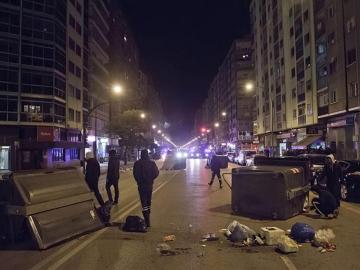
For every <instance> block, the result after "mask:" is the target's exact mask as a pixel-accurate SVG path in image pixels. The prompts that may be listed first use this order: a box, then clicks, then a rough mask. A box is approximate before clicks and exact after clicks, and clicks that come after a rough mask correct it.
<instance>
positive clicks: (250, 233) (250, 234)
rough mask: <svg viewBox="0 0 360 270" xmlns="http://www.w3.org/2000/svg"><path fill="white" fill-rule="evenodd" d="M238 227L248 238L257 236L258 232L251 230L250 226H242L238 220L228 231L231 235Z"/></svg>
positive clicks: (231, 224) (232, 223)
mask: <svg viewBox="0 0 360 270" xmlns="http://www.w3.org/2000/svg"><path fill="white" fill-rule="evenodd" d="M236 227H239V228H240V229H241V230H242V231H243V233H244V234H245V235H246V237H247V238H253V237H255V236H256V232H255V231H254V230H253V229H251V228H249V227H248V226H246V225H244V224H241V223H240V222H238V221H236V220H234V221H233V222H231V223H230V224H229V226H228V228H227V229H228V230H229V231H230V232H231V233H233V232H234V230H235V228H236Z"/></svg>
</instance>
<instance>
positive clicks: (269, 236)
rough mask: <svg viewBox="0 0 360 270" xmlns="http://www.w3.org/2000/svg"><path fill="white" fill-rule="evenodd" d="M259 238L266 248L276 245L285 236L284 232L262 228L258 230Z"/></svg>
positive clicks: (277, 229) (273, 228) (274, 228)
mask: <svg viewBox="0 0 360 270" xmlns="http://www.w3.org/2000/svg"><path fill="white" fill-rule="evenodd" d="M259 234H260V237H261V238H263V239H265V244H266V245H268V246H272V245H276V244H277V242H278V240H279V239H280V238H281V237H282V236H284V235H285V231H284V230H282V229H279V228H277V227H262V228H260V233H259Z"/></svg>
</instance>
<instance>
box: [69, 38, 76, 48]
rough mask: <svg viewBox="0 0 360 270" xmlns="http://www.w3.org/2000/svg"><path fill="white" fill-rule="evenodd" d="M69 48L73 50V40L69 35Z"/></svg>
mask: <svg viewBox="0 0 360 270" xmlns="http://www.w3.org/2000/svg"><path fill="white" fill-rule="evenodd" d="M69 48H70V49H71V50H73V51H75V41H74V40H73V39H72V38H71V37H69Z"/></svg>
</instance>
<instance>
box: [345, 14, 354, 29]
mask: <svg viewBox="0 0 360 270" xmlns="http://www.w3.org/2000/svg"><path fill="white" fill-rule="evenodd" d="M355 26H356V21H355V17H354V16H352V17H351V18H350V19H349V20H348V21H347V22H346V29H347V32H348V33H350V32H351V31H352V30H353V29H355Z"/></svg>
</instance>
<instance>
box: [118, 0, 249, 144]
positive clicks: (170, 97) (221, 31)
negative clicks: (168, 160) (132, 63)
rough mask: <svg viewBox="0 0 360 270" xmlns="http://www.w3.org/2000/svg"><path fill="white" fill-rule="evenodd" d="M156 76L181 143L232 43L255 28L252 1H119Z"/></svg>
mask: <svg viewBox="0 0 360 270" xmlns="http://www.w3.org/2000/svg"><path fill="white" fill-rule="evenodd" d="M119 2H120V4H121V6H122V9H123V12H124V14H125V16H126V18H127V20H128V22H129V25H130V27H131V29H132V30H133V32H134V34H135V38H136V41H137V45H138V47H139V51H140V61H141V68H142V69H143V70H144V71H145V72H146V74H148V75H149V76H151V77H152V79H153V81H154V83H155V87H156V89H157V91H158V92H159V93H160V97H161V101H162V105H163V108H164V113H165V117H166V119H167V121H169V122H170V124H171V127H172V128H171V131H170V133H171V136H172V137H173V138H174V140H175V142H183V141H186V140H187V139H188V138H189V136H190V131H191V130H192V128H193V121H194V115H195V111H196V109H197V108H198V107H199V105H200V104H201V103H202V101H203V100H204V99H205V98H206V96H207V90H208V88H209V85H210V83H211V80H212V78H213V77H214V75H215V74H216V72H217V69H218V67H219V65H220V64H221V62H222V60H223V59H224V57H225V55H226V52H227V50H228V49H229V48H230V45H231V42H232V40H233V39H235V38H239V37H242V36H244V35H246V34H248V33H249V0H225V1H220V0H218V1H214V0H208V1H206V0H192V1H190V0H177V1H176V0H152V1H149V0H119Z"/></svg>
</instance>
